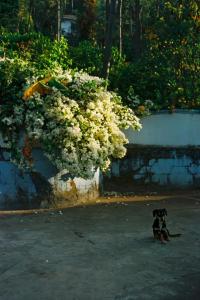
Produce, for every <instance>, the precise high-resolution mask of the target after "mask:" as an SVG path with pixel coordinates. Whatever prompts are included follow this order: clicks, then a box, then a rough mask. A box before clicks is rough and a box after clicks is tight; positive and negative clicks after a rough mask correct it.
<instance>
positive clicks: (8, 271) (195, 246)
mask: <svg viewBox="0 0 200 300" xmlns="http://www.w3.org/2000/svg"><path fill="white" fill-rule="evenodd" d="M129 200H130V199H129ZM159 207H165V208H167V209H168V213H169V216H168V219H167V224H168V227H169V229H171V231H172V232H174V233H177V232H178V233H179V232H181V233H183V235H182V236H181V237H179V238H174V239H173V240H171V241H170V242H169V243H168V244H167V245H162V244H160V243H159V242H155V241H153V238H152V230H151V226H152V215H151V214H152V210H153V209H154V208H159ZM199 232H200V200H199V197H198V196H197V195H196V196H190V195H186V196H181V197H177V196H172V197H171V199H162V200H160V201H148V202H147V201H144V202H127V203H124V204H123V203H122V204H120V203H112V204H104V205H97V206H87V207H75V208H69V209H66V210H64V211H63V212H47V213H42V214H40V213H37V214H32V215H15V216H7V215H1V214H0V254H1V256H0V257H1V262H0V299H1V300H104V299H105V300H107V299H113V300H120V299H123V300H133V299H134V300H135V299H138V300H143V299H144V300H145V299H152V300H168V299H172V300H175V299H176V300H189V299H192V300H195V299H200V249H199V248H200V247H199V246H200V235H199Z"/></svg>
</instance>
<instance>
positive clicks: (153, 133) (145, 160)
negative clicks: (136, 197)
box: [103, 111, 200, 192]
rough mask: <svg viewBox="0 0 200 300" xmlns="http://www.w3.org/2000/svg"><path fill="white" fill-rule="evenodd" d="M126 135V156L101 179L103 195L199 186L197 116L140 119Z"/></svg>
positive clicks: (183, 114)
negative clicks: (104, 192)
mask: <svg viewBox="0 0 200 300" xmlns="http://www.w3.org/2000/svg"><path fill="white" fill-rule="evenodd" d="M141 121H142V125H143V129H142V130H141V131H140V132H135V131H133V130H131V129H129V130H127V131H125V133H126V136H127V138H128V139H129V142H130V144H129V145H128V146H127V155H126V157H125V158H124V159H122V160H115V161H113V163H112V166H111V169H110V171H109V172H107V173H106V174H104V176H103V190H104V191H113V192H114V191H118V192H137V191H145V190H156V189H171V188H191V187H195V188H196V187H199V186H200V131H199V124H200V113H199V111H191V112H190V111H178V112H176V113H172V114H170V113H169V112H161V113H156V114H154V115H151V116H148V117H145V118H143V119H142V120H141Z"/></svg>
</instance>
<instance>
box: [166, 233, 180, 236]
mask: <svg viewBox="0 0 200 300" xmlns="http://www.w3.org/2000/svg"><path fill="white" fill-rule="evenodd" d="M181 235H182V233H176V234H172V233H169V237H179V236H181Z"/></svg>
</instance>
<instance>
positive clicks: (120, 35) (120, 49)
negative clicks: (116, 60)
mask: <svg viewBox="0 0 200 300" xmlns="http://www.w3.org/2000/svg"><path fill="white" fill-rule="evenodd" d="M119 54H120V56H121V55H122V0H119Z"/></svg>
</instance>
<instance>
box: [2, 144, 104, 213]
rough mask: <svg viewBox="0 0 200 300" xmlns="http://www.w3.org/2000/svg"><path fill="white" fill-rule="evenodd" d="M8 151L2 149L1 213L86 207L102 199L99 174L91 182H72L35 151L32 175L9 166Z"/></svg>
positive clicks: (81, 180)
mask: <svg viewBox="0 0 200 300" xmlns="http://www.w3.org/2000/svg"><path fill="white" fill-rule="evenodd" d="M9 156H10V155H9V150H8V149H6V148H3V144H2V143H1V148H0V209H29V208H41V207H42V208H47V207H65V206H68V205H70V204H77V203H84V202H85V201H90V200H93V199H95V198H97V197H98V196H99V171H97V172H96V173H95V175H94V178H93V179H91V180H84V179H82V178H72V177H70V175H69V174H67V173H66V171H65V170H63V171H62V172H58V171H57V169H56V168H55V167H54V166H53V165H52V164H51V163H50V162H49V160H48V159H47V158H46V157H45V156H44V155H43V152H42V151H41V149H34V150H33V159H34V164H35V168H34V171H33V172H24V171H21V170H19V169H18V168H17V167H16V166H15V165H14V164H13V163H11V162H10V157H9Z"/></svg>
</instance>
